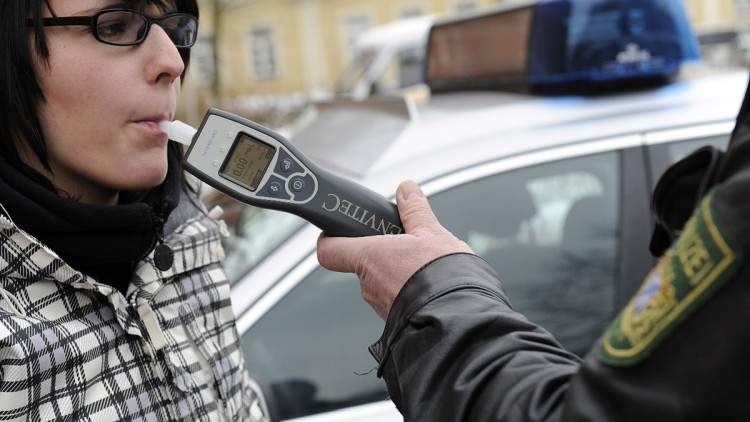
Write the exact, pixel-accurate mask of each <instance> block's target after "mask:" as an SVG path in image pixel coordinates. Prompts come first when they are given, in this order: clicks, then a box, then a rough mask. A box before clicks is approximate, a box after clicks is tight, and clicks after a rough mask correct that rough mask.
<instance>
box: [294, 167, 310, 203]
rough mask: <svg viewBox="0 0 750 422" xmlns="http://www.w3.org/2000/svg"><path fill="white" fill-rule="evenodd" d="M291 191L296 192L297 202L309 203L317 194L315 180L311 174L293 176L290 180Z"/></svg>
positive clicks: (295, 198)
mask: <svg viewBox="0 0 750 422" xmlns="http://www.w3.org/2000/svg"><path fill="white" fill-rule="evenodd" d="M289 189H291V190H292V192H294V200H295V201H307V200H308V199H310V198H311V197H312V196H313V195H314V194H315V178H314V177H312V175H311V174H309V173H308V174H306V175H304V176H293V177H292V178H291V179H289Z"/></svg>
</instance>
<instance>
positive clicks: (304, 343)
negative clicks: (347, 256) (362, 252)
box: [242, 267, 388, 419]
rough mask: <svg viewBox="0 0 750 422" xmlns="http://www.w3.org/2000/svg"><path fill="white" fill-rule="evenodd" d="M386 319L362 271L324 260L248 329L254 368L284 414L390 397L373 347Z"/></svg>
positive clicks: (298, 414) (247, 345) (248, 361)
mask: <svg viewBox="0 0 750 422" xmlns="http://www.w3.org/2000/svg"><path fill="white" fill-rule="evenodd" d="M383 325H384V323H383V321H382V320H381V319H380V318H379V317H378V316H377V315H376V314H375V312H374V311H373V310H372V309H371V308H370V306H369V305H367V304H366V303H365V301H364V300H362V296H361V295H360V291H359V281H358V280H357V278H356V276H354V275H352V274H342V273H333V272H329V271H326V270H323V269H322V268H320V267H318V268H317V269H316V270H315V271H313V272H312V273H310V275H309V276H308V277H307V278H306V279H304V280H303V281H302V282H301V283H300V284H298V285H297V287H295V288H294V289H293V290H292V291H291V292H289V294H287V295H286V296H285V297H284V298H283V299H282V300H281V301H279V302H278V303H277V304H276V305H275V306H274V307H273V308H272V309H271V310H270V311H269V312H268V313H266V314H265V315H264V316H263V318H261V319H260V320H259V321H258V322H257V323H256V324H255V325H253V326H252V327H251V328H250V329H249V330H248V331H246V332H245V334H244V335H243V336H242V344H243V348H244V351H245V359H246V364H247V368H248V371H249V372H250V374H251V375H252V376H253V377H254V378H256V379H257V380H258V381H259V382H261V383H262V384H263V385H264V386H265V387H266V388H267V389H268V392H270V394H267V395H268V396H269V400H270V401H271V403H270V404H271V406H273V407H274V408H275V409H276V410H277V411H278V413H279V416H280V418H281V419H289V418H295V417H301V416H306V415H312V414H316V413H321V412H327V411H332V410H336V409H340V408H344V407H350V406H355V405H359V404H366V403H372V402H375V401H384V400H386V399H387V398H388V393H387V391H386V389H385V384H384V383H383V381H382V380H381V379H379V378H377V377H376V376H375V374H374V368H375V367H376V364H375V361H374V360H373V359H372V357H371V356H370V355H369V353H368V352H367V348H368V347H369V346H370V344H372V343H374V342H375V340H376V336H377V335H378V334H379V333H381V332H382V331H383Z"/></svg>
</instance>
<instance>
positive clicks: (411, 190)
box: [404, 183, 424, 201]
mask: <svg viewBox="0 0 750 422" xmlns="http://www.w3.org/2000/svg"><path fill="white" fill-rule="evenodd" d="M422 198H424V192H422V189H420V188H419V185H417V184H416V183H405V184H404V199H406V200H407V201H410V200H412V199H422Z"/></svg>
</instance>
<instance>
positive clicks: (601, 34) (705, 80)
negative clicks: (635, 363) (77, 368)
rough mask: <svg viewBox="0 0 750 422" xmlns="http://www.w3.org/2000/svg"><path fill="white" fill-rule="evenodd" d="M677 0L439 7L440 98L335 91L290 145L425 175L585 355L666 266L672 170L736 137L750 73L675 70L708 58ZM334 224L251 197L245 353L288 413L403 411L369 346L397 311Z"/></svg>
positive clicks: (433, 55) (368, 166)
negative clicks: (348, 264)
mask: <svg viewBox="0 0 750 422" xmlns="http://www.w3.org/2000/svg"><path fill="white" fill-rule="evenodd" d="M680 3H681V2H680V1H679V0H648V1H645V0H644V1H630V2H627V7H623V6H621V4H623V2H619V1H611V0H588V1H580V2H578V1H575V0H548V1H544V0H543V1H540V2H534V3H523V4H516V5H514V6H511V7H504V8H499V9H496V10H491V11H485V12H483V13H480V14H472V15H468V16H465V17H463V18H456V19H452V20H449V21H440V22H437V23H435V24H434V26H433V28H432V30H431V32H430V37H429V40H428V48H427V57H426V61H425V63H426V69H425V80H426V81H427V84H428V85H429V87H430V89H431V91H432V94H431V95H430V96H429V98H428V99H418V100H414V99H413V98H412V97H374V98H372V99H370V100H367V101H361V102H357V101H352V100H337V101H334V102H333V103H331V104H329V105H327V106H326V107H322V108H321V109H320V110H319V112H318V115H317V117H316V119H315V120H313V121H312V122H311V123H310V124H309V125H308V126H307V127H306V128H305V129H304V130H302V131H300V132H299V133H298V134H296V135H295V136H293V137H292V141H293V142H295V143H296V144H297V145H298V146H299V147H300V148H301V149H302V150H303V151H304V152H305V153H306V154H308V156H309V157H310V158H311V159H313V160H314V161H316V162H317V163H318V164H319V165H321V166H323V167H326V168H328V169H330V170H332V171H335V172H337V173H340V174H342V175H345V176H347V177H351V178H353V179H355V180H357V181H359V182H361V183H363V184H364V185H366V186H368V187H370V188H372V189H374V190H376V191H379V192H381V193H383V194H384V195H386V196H392V195H393V193H394V191H395V188H396V186H397V185H398V183H399V182H400V181H402V180H404V179H407V178H408V179H413V180H416V181H417V182H419V183H420V184H421V185H422V187H423V189H424V191H425V193H426V194H427V195H428V196H429V198H430V202H431V204H432V206H433V209H434V211H435V213H436V214H437V216H438V218H439V219H440V221H441V223H442V224H443V225H445V226H446V227H447V228H448V229H450V230H451V231H452V232H453V233H455V234H456V235H457V236H459V237H461V238H463V239H464V240H466V241H467V242H468V243H469V244H470V245H471V247H472V248H473V249H474V250H475V251H476V252H477V253H478V254H479V255H481V256H483V257H484V258H485V259H487V260H488V261H489V262H490V263H491V264H492V265H493V266H494V267H495V268H496V269H497V272H498V273H499V275H500V278H501V280H502V281H503V284H504V286H505V288H506V290H507V292H508V294H509V296H510V299H511V301H512V303H513V305H514V307H515V308H516V309H517V310H519V311H520V312H522V313H524V314H525V315H527V316H528V317H529V318H530V319H531V320H533V321H535V322H536V323H539V324H541V325H542V326H544V327H545V328H547V329H549V330H550V331H551V332H552V333H553V334H554V335H555V336H556V337H557V338H558V339H559V340H560V341H561V342H562V343H563V344H564V345H565V346H566V347H568V348H569V349H570V350H572V351H574V352H576V353H579V354H584V353H586V351H587V350H588V348H589V347H590V346H592V344H593V343H594V342H595V341H596V339H597V337H598V336H599V334H600V333H601V332H602V331H603V329H604V327H605V326H606V325H607V323H608V321H609V319H610V318H611V317H612V316H613V315H614V314H615V312H616V311H617V310H618V309H619V308H620V307H621V306H622V305H623V304H624V303H625V302H626V301H627V300H628V298H629V297H630V296H631V295H632V294H633V293H634V292H635V290H636V289H637V288H638V286H639V285H640V283H641V281H642V279H643V277H644V276H645V275H646V273H647V272H648V270H649V269H650V267H651V266H652V264H653V263H654V259H653V258H652V257H651V256H650V255H649V253H648V241H649V237H650V234H651V227H652V221H651V215H650V211H649V209H650V206H649V201H650V193H651V190H652V188H653V187H654V184H655V182H656V180H657V179H658V177H659V175H660V174H661V173H662V172H663V170H664V169H665V168H666V167H667V166H668V165H669V164H670V163H672V162H674V161H676V160H677V159H679V158H680V157H682V156H684V155H685V154H687V153H689V152H690V151H693V150H694V149H696V148H697V147H699V146H702V145H705V144H712V145H717V146H722V145H725V144H726V142H727V140H728V137H729V133H730V131H731V130H732V128H733V125H734V119H735V116H736V114H737V112H738V110H739V106H740V103H741V100H742V98H741V97H742V93H743V92H744V89H745V86H746V84H747V80H748V75H747V74H746V73H745V72H739V73H726V74H720V75H713V76H703V77H699V78H692V77H690V78H687V77H679V76H677V77H676V76H675V75H676V74H677V70H678V68H679V66H680V63H681V62H682V61H683V60H684V59H685V58H691V57H692V56H694V55H695V51H694V47H695V44H694V38H693V37H692V36H691V35H690V33H689V31H687V30H688V27H687V24H686V22H685V20H684V13H683V12H682V10H681V8H680ZM560 17H564V22H560V21H559V19H560ZM565 22H567V23H565ZM514 25H515V26H514ZM542 30H547V31H552V33H550V32H547V33H546V34H545V33H543V32H540V31H542ZM555 31H557V32H555ZM545 42H546V43H547V44H548V43H549V42H553V43H554V44H555V45H553V46H550V45H547V44H545ZM508 43H511V44H512V43H516V44H515V45H511V46H509V45H508ZM521 46H522V47H523V48H520V47H521ZM541 54H543V55H544V56H540V55H541ZM445 55H448V57H450V60H446V59H445V57H446V56H445ZM467 70H468V71H469V73H466V71H467ZM655 81H658V83H657V82H655ZM634 85H635V86H636V87H635V88H634V87H633V86H634ZM499 86H502V88H498V87H499ZM509 87H510V88H509ZM529 87H531V88H529ZM479 88H481V89H479ZM581 89H583V90H587V92H586V93H585V95H581V94H580V90H581ZM540 90H541V91H544V92H545V94H544V95H540V94H539V93H538V92H537V91H540ZM560 91H570V92H566V93H561V92H560ZM575 91H577V92H578V93H576V92H575ZM550 92H553V93H554V95H552V94H550ZM318 234H319V230H318V229H317V228H315V227H314V226H312V225H310V224H308V223H305V222H304V221H302V220H300V219H298V218H297V217H294V216H291V215H289V214H282V213H278V212H271V211H267V210H261V209H257V208H250V207H248V208H246V209H245V210H244V211H243V213H242V215H241V217H240V221H239V223H238V225H237V235H236V236H234V237H233V238H231V239H229V241H228V242H227V250H228V258H227V266H228V271H229V272H230V275H231V277H232V279H233V280H235V282H234V284H233V287H232V289H233V301H234V306H235V309H236V311H237V314H238V328H239V330H240V332H241V333H242V336H243V341H244V345H243V347H244V349H245V352H246V353H245V355H246V358H247V364H248V368H249V370H250V372H251V373H252V375H253V376H255V377H256V378H257V379H258V380H259V381H260V382H261V383H262V384H263V385H264V387H265V389H266V391H267V393H268V397H269V399H270V401H271V405H272V408H273V411H274V414H275V416H276V417H278V418H280V419H283V420H292V419H293V420H295V421H308V422H313V421H327V422H331V421H334V422H335V421H358V422H361V421H398V420H401V418H400V415H399V414H398V412H397V411H396V409H395V408H394V406H393V404H392V403H391V402H390V401H388V394H387V392H386V390H385V385H384V383H383V382H382V381H381V380H380V379H378V378H377V377H376V376H375V372H376V371H375V361H374V360H373V359H372V358H371V357H370V356H369V355H368V352H367V347H368V346H369V345H370V344H371V343H373V342H375V341H376V340H377V337H378V336H379V335H380V333H381V331H382V328H383V324H384V323H383V322H382V321H381V320H380V319H379V318H378V317H377V316H376V315H375V313H374V312H373V311H372V310H371V309H370V308H369V306H368V305H367V304H365V303H364V301H363V300H362V299H361V297H360V293H359V285H358V281H357V279H356V277H355V276H353V275H350V274H339V273H332V272H328V271H326V270H324V269H322V268H320V267H319V266H318V263H317V259H316V256H315V242H316V239H317V237H318Z"/></svg>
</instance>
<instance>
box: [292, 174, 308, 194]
mask: <svg viewBox="0 0 750 422" xmlns="http://www.w3.org/2000/svg"><path fill="white" fill-rule="evenodd" d="M290 186H291V187H292V190H293V191H295V192H302V191H303V190H305V179H303V178H302V177H300V176H297V177H293V178H292V180H291V182H290Z"/></svg>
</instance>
